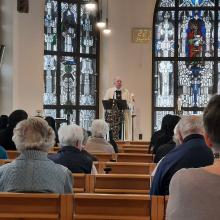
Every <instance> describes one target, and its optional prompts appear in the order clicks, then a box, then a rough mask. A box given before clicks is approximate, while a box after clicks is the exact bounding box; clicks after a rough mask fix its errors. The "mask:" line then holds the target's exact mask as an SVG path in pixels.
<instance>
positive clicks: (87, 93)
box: [80, 58, 97, 106]
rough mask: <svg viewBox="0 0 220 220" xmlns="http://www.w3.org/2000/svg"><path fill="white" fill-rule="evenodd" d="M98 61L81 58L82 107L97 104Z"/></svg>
mask: <svg viewBox="0 0 220 220" xmlns="http://www.w3.org/2000/svg"><path fill="white" fill-rule="evenodd" d="M96 75H97V74H96V60H95V59H90V58H80V105H93V106H94V105H95V104H96Z"/></svg>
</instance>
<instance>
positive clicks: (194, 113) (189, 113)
mask: <svg viewBox="0 0 220 220" xmlns="http://www.w3.org/2000/svg"><path fill="white" fill-rule="evenodd" d="M202 114H203V112H201V111H183V115H202Z"/></svg>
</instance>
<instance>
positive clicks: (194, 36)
mask: <svg viewBox="0 0 220 220" xmlns="http://www.w3.org/2000/svg"><path fill="white" fill-rule="evenodd" d="M213 38H214V12H213V11H208V12H207V11H180V12H179V30H178V39H179V56H180V57H190V58H192V57H204V56H205V57H211V56H213V53H214V45H213V43H214V41H213Z"/></svg>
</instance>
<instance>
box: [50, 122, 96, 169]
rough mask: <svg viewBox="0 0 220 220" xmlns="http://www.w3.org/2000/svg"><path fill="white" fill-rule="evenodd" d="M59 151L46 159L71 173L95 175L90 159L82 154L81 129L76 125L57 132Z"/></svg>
mask: <svg viewBox="0 0 220 220" xmlns="http://www.w3.org/2000/svg"><path fill="white" fill-rule="evenodd" d="M58 137H59V143H60V145H61V150H59V151H58V152H57V154H51V155H49V156H48V157H49V158H50V159H51V160H53V161H54V162H55V163H58V164H61V165H63V166H65V167H67V168H68V169H69V170H71V172H72V173H97V171H96V169H95V167H94V166H93V160H92V158H91V157H90V156H89V155H87V154H85V153H84V152H82V149H83V145H82V141H83V129H82V128H81V127H80V126H78V125H64V126H62V127H61V128H60V129H59V131H58Z"/></svg>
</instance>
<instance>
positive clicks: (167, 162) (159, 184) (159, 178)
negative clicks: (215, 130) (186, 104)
mask: <svg viewBox="0 0 220 220" xmlns="http://www.w3.org/2000/svg"><path fill="white" fill-rule="evenodd" d="M177 127H178V131H177V132H178V133H179V134H178V137H179V142H180V143H181V144H180V145H179V146H178V147H176V148H174V149H173V150H171V151H170V152H169V153H168V154H167V155H166V156H165V157H164V158H163V159H162V161H161V162H160V164H159V165H158V168H157V171H156V173H155V175H154V178H153V182H152V187H151V190H150V194H151V195H168V194H169V184H170V180H171V178H172V176H173V175H174V174H175V173H176V172H177V171H178V170H180V169H182V168H191V167H195V168H196V167H203V166H208V165H211V164H212V163H213V161H214V156H213V153H212V151H211V150H210V149H209V148H208V147H207V145H206V144H205V140H204V137H203V133H204V128H203V122H202V117H201V116H195V115H191V116H184V117H182V119H181V120H180V121H179V124H178V126H177Z"/></svg>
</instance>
